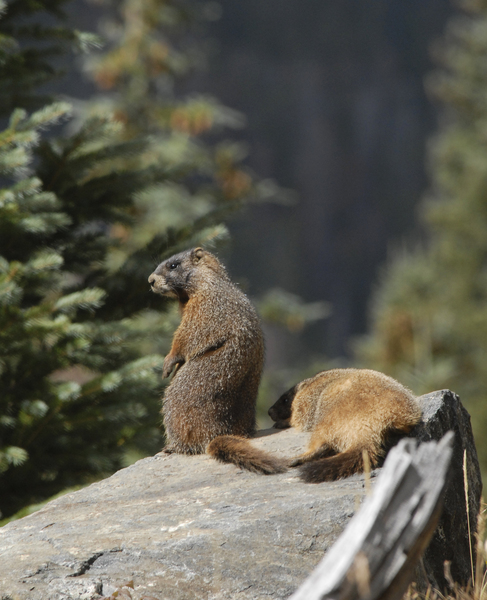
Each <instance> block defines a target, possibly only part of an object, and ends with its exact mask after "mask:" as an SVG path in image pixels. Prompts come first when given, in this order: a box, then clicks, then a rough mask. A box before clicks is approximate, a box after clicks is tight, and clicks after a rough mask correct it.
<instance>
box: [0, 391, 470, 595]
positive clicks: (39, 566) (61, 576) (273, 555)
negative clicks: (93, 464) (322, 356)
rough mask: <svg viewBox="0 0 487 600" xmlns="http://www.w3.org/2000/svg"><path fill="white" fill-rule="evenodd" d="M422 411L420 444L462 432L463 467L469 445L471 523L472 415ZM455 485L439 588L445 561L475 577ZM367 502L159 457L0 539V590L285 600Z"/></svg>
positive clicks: (57, 504)
mask: <svg viewBox="0 0 487 600" xmlns="http://www.w3.org/2000/svg"><path fill="white" fill-rule="evenodd" d="M421 401H422V403H423V407H424V414H425V419H424V421H425V422H424V423H423V424H422V425H421V426H419V427H418V428H417V432H416V435H417V436H418V437H419V438H420V439H440V438H441V437H442V435H443V433H444V432H445V431H447V430H448V429H451V428H452V429H454V430H455V432H456V435H457V438H458V448H457V450H458V451H457V455H458V456H457V459H458V457H460V458H459V460H460V463H461V461H462V460H463V451H462V448H464V447H468V452H469V461H470V467H469V477H470V481H471V484H470V490H471V498H470V501H471V513H472V512H473V511H474V510H476V507H478V502H479V496H480V487H481V484H480V475H479V470H478V462H477V459H476V454H475V447H474V445H473V440H472V437H471V435H472V434H471V430H470V423H469V417H468V414H467V413H466V411H464V409H463V408H462V407H461V404H460V403H459V401H458V398H457V397H456V396H455V395H454V394H451V393H450V392H435V393H434V394H428V395H427V396H423V397H422V399H421ZM306 439H307V435H306V434H302V433H298V432H296V431H294V430H284V431H276V430H267V431H265V432H260V435H259V436H258V439H256V440H255V442H254V443H255V444H256V445H258V446H259V447H261V448H263V449H266V450H267V451H269V452H273V453H275V454H276V455H278V456H287V457H289V456H294V455H295V454H298V453H299V452H301V451H302V449H303V448H304V446H305V442H306ZM457 462H458V461H457ZM460 469H461V467H460ZM459 478H460V481H458V479H459ZM451 485H452V486H453V489H452V494H451V501H450V496H449V494H447V498H446V501H445V509H446V511H447V512H446V513H445V515H446V517H444V518H443V520H442V522H441V523H440V529H439V530H438V534H437V535H436V536H435V539H434V540H433V542H432V544H433V543H434V544H436V546H435V550H434V552H433V554H435V557H434V558H436V561H433V560H432V559H430V558H428V557H427V558H426V559H425V565H426V568H427V569H428V570H431V574H432V580H435V581H436V582H439V581H440V579H441V578H440V576H439V575H438V573H437V571H438V562H441V563H442V560H443V558H450V557H452V558H453V560H454V565H453V567H452V572H455V573H456V572H457V571H456V570H455V569H457V570H458V573H459V575H458V578H459V580H462V578H463V577H464V576H465V575H466V576H467V577H468V573H466V571H468V572H469V571H470V567H469V564H470V559H469V558H468V561H467V556H466V554H465V552H466V550H467V551H468V546H467V547H465V546H466V545H465V540H464V536H463V532H460V538H459V537H458V533H459V531H457V529H458V528H459V526H460V524H461V521H462V519H463V520H465V508H464V501H463V502H462V499H461V498H460V495H461V494H460V492H459V489H460V488H462V489H463V475H462V474H461V472H460V473H458V465H457V466H455V467H454V469H452V483H451ZM363 496H364V477H363V476H359V475H355V476H353V477H350V478H348V479H346V480H342V481H338V482H334V483H324V484H319V485H310V484H304V483H302V482H301V481H300V480H299V479H298V478H297V477H296V475H295V472H294V471H289V472H288V473H284V474H282V475H275V476H270V477H264V476H260V475H255V474H253V473H247V472H243V471H240V470H238V469H237V468H236V467H234V466H233V465H223V464H219V463H216V462H215V461H213V460H212V459H210V458H209V457H207V456H181V455H169V456H168V455H164V454H162V453H161V454H157V455H156V456H154V457H151V458H146V459H144V460H141V461H139V462H137V463H136V464H135V465H132V466H131V467H128V468H126V469H122V470H121V471H119V472H118V473H115V475H113V476H112V477H109V478H108V479H105V480H104V481H101V482H99V483H95V484H93V485H91V486H89V487H87V488H85V489H83V490H80V491H78V492H75V493H72V494H68V495H66V496H63V497H61V498H58V499H57V500H54V501H53V502H50V503H49V504H47V505H46V506H45V507H44V508H43V509H42V510H40V511H39V512H37V513H34V514H33V515H30V516H28V517H25V518H24V519H21V520H19V521H15V522H13V523H10V524H8V525H6V526H5V527H3V528H2V529H0V592H1V594H3V595H4V596H8V595H10V596H12V597H13V598H16V599H17V598H18V599H19V600H61V599H62V600H70V599H86V600H95V599H98V598H100V596H102V595H109V594H111V593H112V592H113V591H114V590H115V589H116V588H118V587H119V586H121V585H122V584H124V583H125V582H127V581H128V580H131V579H133V581H134V586H135V590H136V597H138V598H141V597H143V595H144V594H145V595H147V596H152V597H155V598H158V599H160V600H163V599H164V600H166V599H167V600H183V599H184V600H186V599H193V598H195V599H199V598H204V599H205V600H206V599H211V600H219V599H223V598H225V599H228V598H233V597H238V598H239V600H240V599H242V600H247V599H248V600H250V599H261V598H262V599H263V598H265V599H272V598H286V597H287V596H289V595H290V594H291V593H292V592H293V591H294V590H295V589H296V588H297V587H298V586H299V584H300V583H301V581H302V580H303V579H304V578H305V577H306V576H307V575H308V574H309V573H310V572H311V570H312V569H313V568H314V567H315V566H316V564H317V563H318V562H319V560H320V559H321V557H322V556H323V554H324V552H326V550H327V549H328V548H329V547H330V545H331V544H333V542H334V541H335V539H336V538H337V537H338V535H339V534H340V533H341V531H342V530H343V528H344V527H345V525H346V524H347V522H348V521H349V519H350V517H351V516H352V515H353V513H354V512H355V510H356V509H357V507H358V506H359V504H360V502H361V500H362V498H363ZM462 511H463V512H462ZM450 519H454V524H455V525H454V526H453V527H449V522H450V521H449V520H450ZM446 521H448V522H446ZM443 537H445V539H444V540H443ZM436 538H438V539H436ZM454 546H455V548H453V547H454ZM439 552H442V553H443V554H441V555H438V556H436V553H439ZM428 561H429V562H428ZM467 562H468V569H466V564H467ZM454 570H455V571H454ZM428 574H429V573H428ZM0 597H1V595H0ZM134 597H135V596H134Z"/></svg>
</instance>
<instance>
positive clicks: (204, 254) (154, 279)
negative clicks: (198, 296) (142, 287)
mask: <svg viewBox="0 0 487 600" xmlns="http://www.w3.org/2000/svg"><path fill="white" fill-rule="evenodd" d="M215 275H216V276H218V277H220V278H225V279H227V278H228V276H227V274H226V271H225V267H224V266H223V265H222V264H221V263H220V262H219V261H218V259H217V258H216V257H215V256H213V254H211V253H210V252H208V251H207V250H203V248H193V249H192V250H186V251H185V252H180V253H179V254H175V255H174V256H171V258H168V259H167V260H165V261H163V262H161V264H160V265H159V266H158V267H157V269H156V270H155V271H154V272H153V273H151V275H150V276H149V283H150V284H151V289H152V291H153V292H155V293H156V294H161V295H162V296H169V297H171V298H177V299H178V300H180V301H181V302H184V301H186V300H187V299H188V298H189V297H190V296H191V295H192V294H193V293H194V292H195V291H196V290H197V289H198V288H199V287H200V286H201V283H202V281H204V280H205V278H206V279H209V278H210V279H211V278H212V277H214V276H215Z"/></svg>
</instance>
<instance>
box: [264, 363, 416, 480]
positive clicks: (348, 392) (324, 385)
mask: <svg viewBox="0 0 487 600" xmlns="http://www.w3.org/2000/svg"><path fill="white" fill-rule="evenodd" d="M269 415H270V416H271V418H272V419H273V420H274V421H276V424H275V426H276V427H278V428H283V427H296V428H297V429H299V430H301V431H309V432H311V438H310V440H309V444H308V449H307V451H306V452H305V453H304V454H302V455H300V456H298V457H297V458H296V459H294V460H293V461H292V462H291V463H290V466H301V469H300V476H301V478H302V479H304V481H307V482H311V483H318V482H320V481H332V480H335V479H340V478H342V477H347V476H349V475H352V474H353V473H357V472H361V471H363V468H364V461H363V453H364V451H365V452H367V454H368V457H369V460H370V464H371V466H372V467H375V466H377V464H378V461H379V459H380V458H381V457H382V456H383V454H384V444H385V443H386V441H387V438H388V437H389V436H390V435H391V434H393V433H400V434H405V433H408V432H409V431H410V430H411V429H412V428H413V427H414V425H416V423H417V422H418V421H419V420H420V418H421V411H420V408H419V405H418V402H417V400H416V397H415V396H414V395H413V393H412V392H411V391H410V390H408V389H407V388H405V387H404V386H403V385H401V384H400V383H399V382H398V381H396V380H395V379H392V377H388V376H387V375H384V374H383V373H379V372H377V371H372V370H369V369H332V370H330V371H322V372H321V373H318V374H317V375H315V376H314V377H310V378H309V379H305V380H304V381H302V382H300V383H298V384H296V385H295V386H294V387H293V388H291V389H290V390H288V391H287V392H286V393H284V394H283V395H282V396H281V397H280V398H279V400H278V401H277V402H276V403H275V404H274V405H273V406H272V407H271V408H270V409H269Z"/></svg>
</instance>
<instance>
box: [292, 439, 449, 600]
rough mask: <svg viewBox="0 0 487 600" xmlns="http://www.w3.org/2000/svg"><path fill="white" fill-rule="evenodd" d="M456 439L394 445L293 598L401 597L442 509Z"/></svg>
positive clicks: (349, 599) (370, 599)
mask: <svg viewBox="0 0 487 600" xmlns="http://www.w3.org/2000/svg"><path fill="white" fill-rule="evenodd" d="M453 438H454V435H453V433H452V432H448V433H447V434H446V435H445V436H444V437H443V438H442V439H441V440H440V441H439V442H425V443H422V444H419V445H418V443H417V442H416V441H415V440H412V439H405V440H402V441H401V442H400V443H399V444H398V445H397V446H396V447H395V448H393V449H392V450H391V452H390V453H389V455H388V457H387V460H386V462H385V464H384V468H383V471H382V473H381V474H380V476H379V478H378V480H377V483H376V484H375V486H374V491H373V494H372V495H371V496H369V497H368V498H367V499H366V500H365V502H364V504H363V506H362V507H361V509H360V511H359V512H358V513H357V514H356V515H355V516H354V517H353V518H352V519H351V521H350V523H349V524H348V526H347V528H346V529H345V531H344V532H343V533H342V535H341V536H340V537H339V538H338V540H337V541H336V542H335V544H334V545H333V547H332V548H330V550H329V551H328V553H327V554H326V556H325V557H324V558H323V560H322V561H321V562H320V564H319V565H318V566H317V567H316V569H315V570H314V571H313V573H312V574H311V576H310V577H308V579H306V581H305V582H304V583H303V585H301V586H300V587H299V589H298V590H297V591H296V592H295V593H294V594H293V595H292V596H291V597H290V599H289V600H323V599H330V600H331V599H334V600H357V599H358V598H362V599H364V598H366V599H367V600H377V599H380V600H396V599H398V598H401V596H402V595H403V593H404V591H405V590H406V588H407V586H408V584H409V583H410V581H411V578H412V573H413V570H414V567H415V566H416V564H417V562H418V560H419V559H420V558H421V555H422V553H423V551H424V549H425V548H426V546H427V544H428V542H429V540H430V538H431V536H432V534H433V532H434V530H435V527H436V524H437V522H438V519H439V516H440V514H441V506H442V497H443V492H444V489H445V486H446V484H447V475H448V467H449V465H450V460H451V455H452V445H453Z"/></svg>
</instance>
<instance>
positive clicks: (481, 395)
mask: <svg viewBox="0 0 487 600" xmlns="http://www.w3.org/2000/svg"><path fill="white" fill-rule="evenodd" d="M463 6H464V7H465V10H466V11H467V13H466V14H465V15H464V16H462V17H461V18H457V19H455V20H454V21H453V22H452V23H451V24H450V26H449V27H448V30H447V33H446V36H445V39H444V41H443V43H442V44H441V45H440V46H438V47H437V49H436V53H437V58H438V60H439V61H441V63H442V67H443V68H442V69H441V70H440V71H438V72H437V73H435V74H434V75H433V76H432V77H431V78H430V79H429V81H428V86H429V89H430V91H431V93H433V94H434V95H435V96H436V98H438V99H439V100H440V101H442V103H443V105H444V115H443V121H442V126H441V128H440V132H439V134H438V135H437V137H436V139H435V140H434V141H433V144H432V146H431V153H430V161H431V177H432V185H431V189H430V192H429V195H428V197H427V198H426V199H425V200H424V202H423V205H422V209H423V210H422V215H423V223H424V226H425V228H426V231H427V233H428V237H429V239H428V244H427V245H426V246H425V247H419V248H418V249H417V250H416V251H414V252H406V253H403V255H401V256H399V257H397V258H396V260H394V261H392V263H391V264H390V265H389V267H388V269H387V271H386V272H385V274H384V276H383V278H382V282H381V284H380V286H379V289H378V291H377V294H376V296H375V301H374V304H373V323H372V331H371V334H370V335H369V336H368V338H366V339H365V340H363V342H362V343H361V344H360V345H359V356H360V358H361V359H362V360H363V361H365V362H366V363H367V364H368V365H370V366H373V367H375V368H378V369H381V370H384V371H387V372H389V373H391V374H392V375H395V376H396V377H398V378H399V379H400V380H401V381H403V382H404V383H407V384H409V385H410V386H411V387H412V388H413V389H414V390H415V391H416V392H418V393H423V392H427V391H431V390H432V389H438V388H444V387H450V388H451V389H453V390H454V391H456V392H457V393H459V394H460V396H461V398H462V401H463V402H464V403H465V404H466V406H467V407H468V409H469V411H470V413H471V414H472V424H473V427H474V432H475V434H476V437H477V439H478V440H480V439H482V438H483V437H484V436H485V431H486V429H487V411H486V406H487V405H486V402H485V400H486V396H487V371H486V369H485V363H486V358H487V137H486V132H487V103H486V102H485V98H486V96H487V70H486V66H485V65H486V64H487V44H486V41H485V40H487V4H486V3H485V2H481V1H480V0H479V1H477V0H472V1H469V2H466V3H463ZM477 449H478V451H479V454H480V458H481V462H482V465H483V469H484V470H485V469H486V468H487V451H486V449H484V448H483V446H481V445H479V446H478V448H477Z"/></svg>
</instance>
